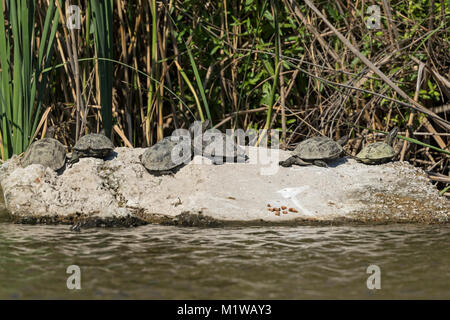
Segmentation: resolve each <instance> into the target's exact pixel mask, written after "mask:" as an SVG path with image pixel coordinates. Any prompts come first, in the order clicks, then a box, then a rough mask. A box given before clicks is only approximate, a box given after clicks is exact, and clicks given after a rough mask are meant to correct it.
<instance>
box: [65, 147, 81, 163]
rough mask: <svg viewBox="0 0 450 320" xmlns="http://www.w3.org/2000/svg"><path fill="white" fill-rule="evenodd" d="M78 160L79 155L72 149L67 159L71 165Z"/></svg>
mask: <svg viewBox="0 0 450 320" xmlns="http://www.w3.org/2000/svg"><path fill="white" fill-rule="evenodd" d="M79 160H80V155H79V154H78V152H77V151H76V150H72V157H71V158H70V160H69V161H68V163H69V164H70V165H73V164H74V163H77V162H78V161H79Z"/></svg>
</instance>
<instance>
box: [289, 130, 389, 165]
mask: <svg viewBox="0 0 450 320" xmlns="http://www.w3.org/2000/svg"><path fill="white" fill-rule="evenodd" d="M397 133H398V127H395V128H393V129H392V130H391V131H390V132H389V133H388V135H387V136H386V139H385V141H384V142H375V143H372V144H369V145H367V146H366V147H364V148H363V149H362V150H361V151H360V152H359V153H358V154H357V155H356V157H355V159H356V160H357V161H359V162H362V163H365V164H381V163H385V162H389V161H391V160H392V159H393V158H394V157H395V156H396V155H397V153H396V152H395V150H394V148H393V147H392V143H393V141H394V139H395V137H396V136H397ZM347 141H348V136H344V137H343V138H341V139H339V140H338V141H334V140H332V139H330V138H328V137H321V136H319V137H313V138H309V139H306V140H305V141H302V142H301V143H299V144H298V145H297V147H296V148H295V149H294V151H293V152H292V156H291V157H290V158H288V159H287V160H285V161H280V165H281V166H283V167H290V166H292V165H293V164H297V165H300V166H304V165H311V164H314V165H316V166H320V167H327V161H331V160H335V159H337V158H339V157H340V156H341V155H342V153H343V152H344V149H343V145H344V144H345V143H346V142H347Z"/></svg>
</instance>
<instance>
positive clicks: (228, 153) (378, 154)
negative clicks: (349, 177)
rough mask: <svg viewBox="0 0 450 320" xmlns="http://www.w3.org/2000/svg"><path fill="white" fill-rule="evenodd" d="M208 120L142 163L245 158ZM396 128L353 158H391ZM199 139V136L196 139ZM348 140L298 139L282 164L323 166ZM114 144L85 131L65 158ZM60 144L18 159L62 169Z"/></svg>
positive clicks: (153, 168) (161, 165) (160, 170)
mask: <svg viewBox="0 0 450 320" xmlns="http://www.w3.org/2000/svg"><path fill="white" fill-rule="evenodd" d="M208 125H209V122H208V121H205V122H203V123H202V122H195V123H194V124H193V125H191V127H190V129H189V133H188V139H183V138H182V137H181V136H178V139H174V138H173V137H174V136H172V137H166V138H164V139H162V140H161V141H159V142H158V143H156V144H155V145H153V146H151V147H149V148H147V149H146V150H145V152H144V153H143V154H142V155H141V156H140V161H141V163H142V165H143V166H144V167H145V168H146V169H147V170H148V171H149V172H150V173H152V174H155V175H160V174H168V173H174V172H176V171H177V170H178V169H179V168H181V167H182V166H183V165H184V164H186V163H187V162H189V161H190V160H191V159H192V158H193V156H194V155H195V154H201V155H203V156H206V157H209V158H210V159H211V160H212V161H213V163H214V164H221V163H223V161H230V160H232V161H233V162H234V161H237V162H245V160H246V159H247V156H246V154H245V151H244V149H243V148H241V147H240V146H239V145H237V144H235V143H234V142H233V141H232V140H230V139H227V137H226V135H225V134H223V133H220V132H219V131H210V130H208V132H206V129H207V127H208ZM397 132H398V128H397V127H395V128H394V129H392V130H391V131H390V132H389V134H388V135H387V137H386V140H385V141H384V142H376V143H373V144H370V145H368V146H366V147H365V148H363V149H362V150H361V152H359V153H358V154H357V155H356V157H355V158H356V160H358V161H360V162H363V163H365V164H380V163H384V162H388V161H390V160H392V159H393V158H394V157H395V156H396V152H395V150H394V149H393V148H392V142H393V140H394V138H395V137H396V136H397ZM199 139H200V140H199ZM347 141H348V137H347V136H345V137H343V138H341V139H339V140H338V141H334V140H332V139H330V138H327V137H322V136H318V137H313V138H309V139H307V140H305V141H303V142H301V143H300V144H299V145H298V146H297V147H296V148H295V150H294V151H293V152H292V156H291V157H290V158H288V159H287V160H285V161H280V163H279V164H280V165H281V166H283V167H290V166H292V165H293V164H297V165H301V166H303V165H311V164H314V165H317V166H321V167H326V166H327V162H329V161H331V160H334V159H337V158H339V157H340V156H341V155H342V153H343V152H344V149H343V145H344V144H345V143H346V142H347ZM113 150H114V145H113V143H112V142H111V140H110V139H108V137H106V136H105V135H103V134H88V135H85V136H83V137H82V138H80V140H78V142H77V143H76V144H75V146H74V147H73V150H72V156H71V158H70V159H69V160H68V161H67V162H68V163H69V164H70V165H72V164H73V163H75V162H77V161H78V160H79V159H80V158H84V157H95V158H102V159H104V158H106V157H108V156H110V155H111V154H112V152H113ZM66 160H67V159H66V152H65V148H64V146H63V145H62V144H61V143H60V142H59V141H58V140H56V139H53V138H52V137H48V138H43V139H41V140H38V141H36V142H34V143H33V144H31V145H30V147H29V148H28V150H27V151H26V152H25V154H24V156H23V158H22V160H21V163H22V166H24V167H26V166H28V165H31V164H41V165H43V166H45V167H49V168H51V169H53V170H55V171H59V170H62V169H63V168H64V166H65V164H66Z"/></svg>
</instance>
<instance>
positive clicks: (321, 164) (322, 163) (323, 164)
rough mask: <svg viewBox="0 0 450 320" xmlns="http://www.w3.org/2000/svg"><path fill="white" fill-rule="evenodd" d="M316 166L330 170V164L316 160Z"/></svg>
mask: <svg viewBox="0 0 450 320" xmlns="http://www.w3.org/2000/svg"><path fill="white" fill-rule="evenodd" d="M314 164H315V165H316V166H318V167H322V168H328V164H327V163H326V162H325V161H322V160H315V161H314Z"/></svg>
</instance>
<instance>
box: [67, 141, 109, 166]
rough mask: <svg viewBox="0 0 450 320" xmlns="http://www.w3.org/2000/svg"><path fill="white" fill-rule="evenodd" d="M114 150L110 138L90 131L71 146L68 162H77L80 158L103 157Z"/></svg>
mask: <svg viewBox="0 0 450 320" xmlns="http://www.w3.org/2000/svg"><path fill="white" fill-rule="evenodd" d="M113 150H114V145H113V143H112V142H111V140H109V139H108V137H106V136H105V135H103V134H98V133H91V134H87V135H85V136H83V137H81V138H80V140H78V142H77V143H76V144H75V146H74V147H73V151H72V158H71V160H70V164H73V163H75V162H78V160H79V159H80V158H87V157H94V158H100V159H104V158H105V157H107V156H109V155H110V154H111V153H112V152H113Z"/></svg>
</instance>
